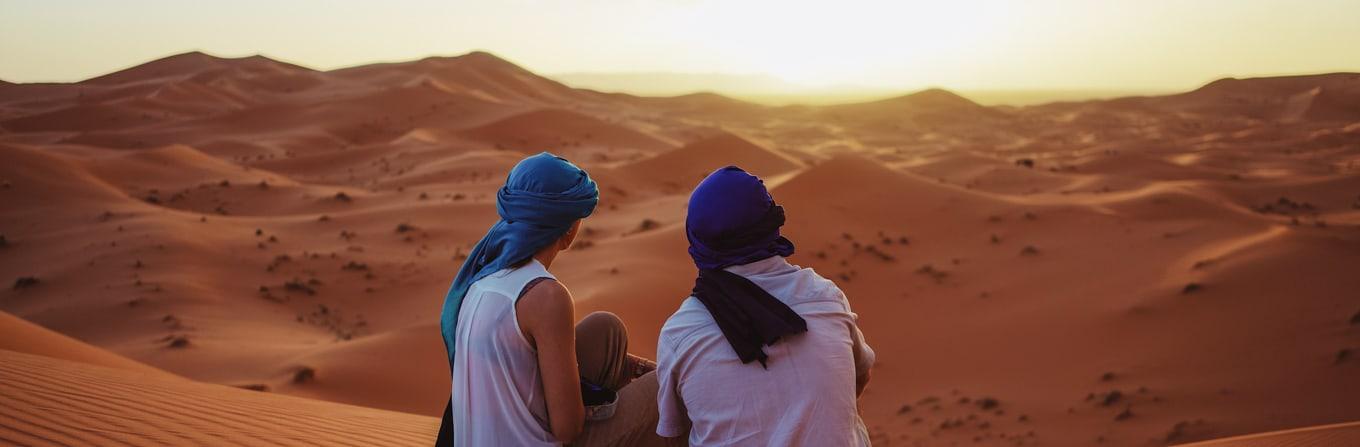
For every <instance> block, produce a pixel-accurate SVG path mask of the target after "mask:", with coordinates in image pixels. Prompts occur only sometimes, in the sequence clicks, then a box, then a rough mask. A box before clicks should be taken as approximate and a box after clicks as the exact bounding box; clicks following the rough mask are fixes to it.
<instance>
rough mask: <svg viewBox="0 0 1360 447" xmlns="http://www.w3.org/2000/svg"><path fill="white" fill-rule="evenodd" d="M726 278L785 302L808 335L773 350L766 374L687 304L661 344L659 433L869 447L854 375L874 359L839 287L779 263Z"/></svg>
mask: <svg viewBox="0 0 1360 447" xmlns="http://www.w3.org/2000/svg"><path fill="white" fill-rule="evenodd" d="M726 270H727V271H730V272H733V273H736V274H738V275H741V276H743V277H745V278H747V279H749V280H751V282H753V283H755V284H756V285H758V286H760V287H761V288H762V289H765V290H766V291H767V292H769V293H770V295H772V296H774V297H775V298H777V299H779V300H780V301H782V302H784V303H785V304H787V305H788V306H789V307H790V308H791V309H793V311H794V312H797V313H798V315H799V316H801V317H803V319H804V320H805V321H807V328H808V330H807V332H806V333H803V334H798V335H792V336H788V337H786V338H785V339H781V340H780V341H779V343H777V344H775V345H773V346H769V347H766V348H765V351H766V353H768V354H769V361H768V363H767V368H761V366H760V365H759V364H754V363H742V362H741V360H740V359H739V358H738V357H737V355H736V353H734V352H733V350H732V347H731V346H729V344H728V342H727V340H726V339H725V338H724V336H723V333H722V331H721V330H720V329H719V328H718V325H717V324H716V322H715V320H714V318H713V316H712V315H711V314H710V313H709V312H708V310H707V309H705V307H704V305H703V303H701V302H699V301H698V299H696V298H695V297H689V298H687V299H686V300H685V301H684V303H683V304H681V306H680V309H679V310H678V311H677V312H676V313H675V314H674V315H672V316H671V317H670V319H668V320H667V321H666V324H665V326H664V327H663V328H662V331H661V336H660V340H659V342H658V347H657V349H658V352H657V357H658V358H657V360H658V364H660V365H662V370H659V371H658V380H659V381H660V382H661V389H662V393H661V395H660V396H658V404H659V405H661V406H662V411H661V418H662V419H661V422H660V424H659V426H658V427H659V429H658V433H659V434H661V435H662V436H680V435H682V434H683V433H684V430H685V428H686V425H687V423H688V428H689V430H690V431H689V442H690V444H691V445H704V446H710V445H715V446H716V445H742V446H748V445H765V446H798V445H806V446H851V445H868V437H867V434H866V433H865V432H864V431H863V430H864V429H863V426H862V424H861V423H860V422H859V418H858V416H857V410H856V403H855V401H856V376H857V370H861V369H867V368H868V367H869V365H872V364H873V355H872V351H870V350H869V349H868V347H867V346H866V345H864V344H863V339H862V337H861V336H860V335H859V332H858V329H857V328H856V325H855V315H854V314H853V313H851V311H850V307H849V304H848V303H847V302H846V299H845V296H844V295H843V294H842V293H841V291H840V289H839V288H837V287H836V285H835V284H833V283H831V281H828V280H826V279H824V278H822V277H820V276H818V275H817V274H816V273H814V272H813V271H812V269H804V268H800V267H798V266H795V265H791V264H789V263H788V262H787V261H785V260H784V258H783V257H778V256H776V257H771V258H767V259H764V260H761V261H756V262H753V263H750V264H746V265H739V266H733V267H728V268H727V269H726ZM856 350H859V351H860V352H861V354H860V355H859V357H860V359H859V362H858V363H859V365H858V366H859V367H856V361H855V358H856V354H855V351H856ZM672 386H673V389H674V392H673V393H668V392H667V391H666V390H667V389H668V388H669V387H672ZM668 406H669V407H670V408H669V410H670V411H667V410H668V408H667V407H668ZM668 415H669V416H671V417H669V418H668ZM679 416H686V418H687V419H688V421H686V420H684V419H682V418H680V417H679Z"/></svg>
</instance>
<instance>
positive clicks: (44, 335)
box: [0, 312, 174, 379]
mask: <svg viewBox="0 0 1360 447" xmlns="http://www.w3.org/2000/svg"><path fill="white" fill-rule="evenodd" d="M0 335H3V336H0V351H13V352H17V353H23V354H33V355H40V356H44V357H52V358H55V359H62V360H69V361H72V362H80V363H85V364H89V365H95V366H102V367H106V368H116V369H122V370H127V371H134V372H138V373H143V374H145V375H147V376H149V377H163V378H167V379H169V378H174V376H173V375H171V374H169V373H167V372H165V371H161V370H159V369H156V368H153V367H151V366H147V365H146V364H143V363H139V362H135V361H132V360H128V359H127V358H125V357H122V356H119V355H117V354H114V353H111V352H108V351H105V350H103V349H99V348H96V347H94V346H90V345H87V344H85V343H82V342H81V341H79V340H76V339H74V338H71V337H67V336H65V335H62V334H59V333H57V332H53V331H51V330H49V329H47V328H44V327H42V326H38V325H36V324H33V323H29V322H27V321H24V320H22V319H20V318H18V317H15V316H13V315H10V314H8V313H4V312H0Z"/></svg>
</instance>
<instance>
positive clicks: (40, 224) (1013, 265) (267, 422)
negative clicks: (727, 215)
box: [0, 53, 1360, 446]
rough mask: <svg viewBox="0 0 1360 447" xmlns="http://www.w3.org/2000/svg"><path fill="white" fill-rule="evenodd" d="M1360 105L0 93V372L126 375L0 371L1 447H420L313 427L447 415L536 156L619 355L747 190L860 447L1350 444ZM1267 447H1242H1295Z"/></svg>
mask: <svg viewBox="0 0 1360 447" xmlns="http://www.w3.org/2000/svg"><path fill="white" fill-rule="evenodd" d="M1355 79H1357V75H1355V74H1345V73H1342V74H1329V75H1316V76H1295V77H1282V78H1260V79H1240V80H1223V81H1217V82H1214V83H1211V84H1209V85H1206V86H1204V87H1203V88H1200V89H1197V90H1195V91H1192V92H1187V93H1184V94H1179V95H1169V96H1158V97H1134V98H1119V99H1111V100H1098V101H1083V102H1065V103H1053V104H1043V105H1035V106H1026V107H986V106H982V105H979V104H977V103H975V102H973V101H970V100H968V99H966V98H963V97H961V96H959V95H955V94H953V93H950V92H948V91H944V90H938V89H934V90H927V91H923V92H918V93H915V94H910V95H904V96H901V97H897V98H890V99H887V100H881V101H873V102H866V103H858V104H843V105H834V106H785V107H768V106H762V105H755V104H750V103H745V102H742V101H738V100H734V99H730V98H726V97H722V96H719V95H714V94H697V95H686V96H681V97H672V98H641V97H635V96H631V95H624V94H611V93H601V92H594V91H589V90H579V89H572V88H570V87H567V86H565V85H562V84H560V83H558V82H556V81H553V80H551V79H547V78H543V77H540V76H537V75H535V74H534V73H531V72H529V71H527V70H525V69H523V68H521V67H518V66H515V65H514V64H512V63H510V62H507V61H505V60H502V59H499V58H497V57H495V56H493V55H490V54H486V53H472V54H468V55H464V56H458V57H436V58H427V59H423V60H419V61H411V62H396V63H384V64H372V65H365V66H359V67H352V68H346V69H341V70H332V71H316V70H311V69H308V68H305V67H298V66H294V65H290V64H286V63H280V62H276V61H271V60H269V59H267V58H263V57H249V58H234V59H228V58H218V57H215V56H211V55H206V54H201V53H189V54H184V55H179V56H172V57H168V58H164V59H161V60H157V61H152V62H149V63H147V64H144V65H141V66H138V67H132V68H129V69H127V70H123V71H120V72H116V73H113V74H110V75H106V76H101V77H98V78H94V79H91V80H88V81H84V82H80V83H75V84H0V161H3V162H2V163H0V203H3V204H4V206H2V207H0V278H3V279H4V280H5V281H10V282H9V283H7V286H9V288H8V289H6V290H4V291H3V292H0V310H3V311H5V312H7V313H8V315H0V331H2V332H5V334H4V335H6V337H5V338H6V339H7V340H9V343H8V344H5V343H3V342H0V345H3V346H0V348H4V349H11V350H17V351H22V352H28V353H37V354H41V355H46V356H51V357H56V358H62V359H71V360H78V361H82V362H88V363H90V364H93V365H102V366H112V367H117V368H124V369H125V370H122V371H120V370H115V369H104V368H101V367H100V366H92V365H81V364H73V363H69V362H63V361H61V360H52V359H47V358H41V357H33V356H28V355H25V354H15V353H4V354H0V356H3V357H4V359H3V360H4V361H3V362H0V374H3V375H5V377H0V379H4V380H0V391H3V392H2V393H0V396H3V397H0V441H8V443H21V444H29V443H38V444H81V443H123V442H127V443H130V444H134V445H140V444H155V443H160V442H167V443H209V444H210V443H213V442H215V441H217V440H221V439H224V438H227V439H243V440H246V441H244V442H254V443H261V444H265V443H282V444H294V443H298V444H300V443H308V442H316V443H322V444H346V443H348V444H382V445H387V444H400V443H413V444H419V443H425V442H428V440H429V436H431V434H432V430H433V427H434V425H433V421H432V420H431V419H429V418H427V417H422V416H411V415H408V414H399V413H390V412H386V411H379V410H370V409H367V408H359V407H350V406H347V405H341V404H338V403H343V404H353V405H362V406H365V407H373V408H381V409H384V410H397V411H402V412H408V413H413V414H421V415H425V416H432V415H435V414H437V412H439V411H440V410H441V409H442V406H441V403H442V400H443V399H444V398H445V397H446V396H447V389H448V386H447V383H446V381H447V377H446V374H447V369H446V366H445V365H444V360H443V350H442V348H441V347H440V343H441V342H440V340H439V339H438V337H437V336H436V335H435V333H436V329H435V328H434V326H433V322H434V321H435V318H436V315H437V312H438V308H439V300H440V298H441V297H442V296H443V294H444V291H445V290H446V288H447V287H448V283H449V281H450V279H451V278H452V276H453V274H454V272H455V270H456V269H457V268H458V266H459V265H460V264H461V262H462V260H463V257H464V256H466V253H467V251H468V250H469V249H470V247H471V246H472V244H473V243H475V242H476V241H477V239H478V238H479V237H481V236H482V234H483V232H484V231H485V230H486V228H487V227H488V226H489V225H491V224H492V223H493V222H494V221H495V219H496V211H495V203H494V200H495V193H496V190H497V188H498V187H499V186H500V184H501V182H502V181H503V179H504V178H505V175H506V172H507V171H508V170H509V168H510V167H511V166H513V164H514V163H515V162H517V161H518V159H519V158H520V157H522V156H523V155H524V154H525V153H529V152H537V151H541V150H551V151H554V152H557V153H559V154H564V155H566V156H567V157H569V158H571V159H572V160H573V161H575V162H577V163H579V164H581V165H583V166H585V167H586V168H587V169H589V170H590V171H591V172H592V174H593V175H594V176H595V178H596V180H597V181H598V182H599V183H600V186H601V191H602V200H601V203H600V206H599V208H598V209H597V210H596V212H595V214H594V215H592V217H591V218H590V219H588V220H587V221H586V223H585V230H584V231H583V232H582V234H581V239H580V242H579V243H578V245H577V246H576V247H574V248H573V249H572V250H570V251H568V252H567V253H565V254H564V255H563V256H562V257H561V258H560V260H559V262H558V264H557V265H554V271H555V273H556V274H557V275H558V277H559V278H560V279H561V280H562V281H563V282H564V283H565V284H567V285H568V287H570V289H571V290H572V292H573V295H574V296H575V298H576V300H577V306H576V311H577V313H578V314H584V313H586V312H590V311H595V310H607V311H611V312H615V313H617V314H619V315H621V316H622V317H623V318H624V320H625V321H626V323H627V324H628V326H629V328H630V337H631V338H630V343H631V348H632V350H633V351H634V352H636V353H639V354H643V355H651V354H653V353H654V349H655V338H656V335H657V332H658V331H659V328H660V326H661V324H662V322H663V321H664V320H665V318H666V317H667V316H668V315H670V313H671V312H672V311H673V310H674V308H675V306H676V305H678V303H679V302H680V300H682V299H683V298H684V297H685V296H687V295H688V293H689V291H690V288H691V287H692V285H693V278H694V274H695V271H694V267H693V265H692V263H691V262H690V261H689V259H688V258H687V257H686V256H685V247H686V241H685V237H684V228H683V226H684V212H685V206H686V200H687V195H688V192H689V188H690V187H692V185H693V184H694V183H695V182H697V181H698V179H699V178H701V177H702V176H703V175H704V174H705V173H706V172H708V171H710V170H711V169H713V168H717V167H720V166H723V165H727V164H739V165H741V166H743V167H745V168H747V169H749V170H752V171H753V172H756V173H758V174H760V175H763V176H765V178H766V180H767V183H768V184H769V185H770V186H771V187H772V191H773V194H774V195H775V197H776V199H778V200H779V201H780V203H781V204H783V205H784V206H785V208H786V210H787V212H788V216H789V223H788V225H787V226H786V234H787V235H788V236H789V237H790V238H791V239H792V240H793V241H794V242H795V244H796V245H797V253H796V254H795V255H794V256H793V257H792V261H793V262H795V263H798V264H801V265H805V266H810V267H812V268H815V269H816V270H817V271H818V272H820V273H822V274H823V275H825V276H827V277H829V278H832V279H834V280H836V281H837V282H838V283H839V284H840V285H841V286H842V288H843V289H844V290H845V291H846V293H847V295H848V296H849V297H850V300H851V302H852V304H853V306H854V307H855V309H856V310H857V311H858V312H859V313H860V315H861V323H862V327H863V329H864V331H865V333H866V335H867V337H868V338H869V340H870V342H871V343H872V344H873V345H874V346H875V348H876V350H877V351H878V352H879V360H880V363H879V365H878V367H877V370H876V372H875V375H874V382H873V384H871V385H870V387H869V390H868V392H867V394H866V395H865V396H864V398H863V399H862V400H861V409H862V410H863V416H864V418H865V420H866V422H867V423H868V424H869V426H870V429H871V432H872V434H873V437H874V441H875V444H877V445H952V444H955V443H957V444H967V445H1064V446H1065V445H1072V446H1085V445H1093V444H1097V443H1098V444H1101V445H1147V444H1154V445H1161V444H1174V443H1183V442H1191V441H1200V440H1208V439H1216V438H1224V437H1228V436H1233V435H1241V434H1249V433H1258V432H1266V431H1271V430H1281V429H1289V428H1294V427H1307V426H1315V425H1319V424H1332V423H1342V422H1348V421H1355V420H1360V401H1357V400H1356V399H1354V398H1353V397H1351V396H1354V395H1356V393H1355V390H1356V389H1357V388H1356V387H1357V386H1360V381H1358V380H1360V379H1357V378H1360V375H1357V374H1355V368H1356V366H1357V365H1360V362H1358V360H1360V358H1358V357H1357V355H1360V354H1357V351H1356V350H1357V349H1360V338H1357V336H1360V323H1357V322H1358V321H1360V315H1357V313H1358V312H1360V307H1357V306H1360V303H1357V302H1356V301H1355V300H1354V299H1353V297H1354V296H1355V294H1354V293H1353V291H1354V290H1357V289H1360V282H1358V281H1360V280H1357V277H1356V276H1355V275H1354V274H1353V270H1354V268H1353V266H1355V265H1360V234H1357V233H1356V229H1357V228H1360V189H1357V188H1360V183H1357V179H1360V175H1357V174H1360V152H1357V148H1360V116H1357V114H1356V108H1355V104H1356V101H1355V99H1356V98H1357V93H1356V92H1357V83H1356V81H1355ZM9 315H13V317H11V316H9ZM16 317H17V318H16ZM148 365H149V366H148ZM127 369H131V370H127ZM137 371H141V372H137ZM148 371H165V372H168V373H170V374H173V375H176V376H181V377H183V378H185V379H189V380H184V379H180V378H173V377H171V378H166V377H165V376H166V374H164V373H151V372H148ZM210 384H215V385H210ZM222 385H226V386H222ZM231 387H249V388H251V389H263V390H267V392H263V393H261V392H255V391H246V390H240V389H235V388H231ZM72 389H74V390H79V393H80V395H81V396H85V397H79V396H76V397H72V396H73V395H71V394H69V393H62V392H58V391H54V390H72ZM299 398H309V399H299ZM312 399H315V400H312ZM321 401H330V402H337V403H327V402H321ZM979 402H983V404H980V403H979ZM115 405H117V406H119V410H120V411H122V413H124V414H122V415H121V416H117V417H115V415H114V414H113V413H114V412H113V411H110V410H109V408H113V407H114V406H115ZM1348 430H1349V428H1346V427H1344V426H1343V427H1334V428H1331V429H1330V431H1321V432H1317V433H1330V434H1328V435H1317V436H1315V435H1313V434H1307V433H1313V432H1300V433H1304V434H1300V435H1280V436H1298V437H1297V439H1298V440H1297V441H1287V442H1298V443H1300V444H1299V445H1306V444H1303V443H1304V442H1311V441H1308V440H1319V441H1318V442H1320V443H1321V444H1322V445H1346V444H1347V443H1348V442H1347V440H1348V439H1350V438H1346V437H1344V436H1349V435H1346V433H1350V431H1348ZM1352 431H1353V430H1352ZM1331 434H1340V435H1338V436H1343V437H1339V438H1334V439H1333V440H1331V441H1327V439H1328V438H1327V436H1332V435H1331ZM1271 436H1277V435H1262V437H1259V438H1249V439H1257V440H1265V441H1243V442H1264V443H1271V442H1274V441H1272V440H1283V439H1295V438H1286V437H1278V438H1274V437H1271ZM1231 442H1239V441H1231ZM1282 442H1284V441H1282ZM0 443H3V442H0ZM1246 445H1250V444H1246Z"/></svg>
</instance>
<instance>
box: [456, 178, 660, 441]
mask: <svg viewBox="0 0 1360 447" xmlns="http://www.w3.org/2000/svg"><path fill="white" fill-rule="evenodd" d="M599 197H600V192H599V188H598V187H597V186H596V184H595V181H594V180H591V178H590V175H588V174H587V173H586V172H585V171H584V170H582V169H581V168H579V167H577V166H576V165H574V164H572V163H570V162H568V161H567V160H566V159H564V158H561V157H558V156H556V155H553V154H550V153H547V152H544V153H541V154H538V155H534V156H531V157H528V158H525V159H524V160H522V161H520V162H519V164H517V165H515V167H514V168H513V169H512V170H511V171H510V174H509V176H508V177H507V178H506V180H505V186H504V187H502V188H501V189H500V191H499V192H498V193H497V194H496V212H497V214H499V215H500V220H499V221H498V222H496V224H495V225H493V226H492V227H491V229H490V230H489V231H487V233H486V236H484V237H482V240H481V241H480V242H478V243H477V245H476V246H475V247H473V249H472V252H471V253H469V254H468V257H467V260H466V261H464V263H463V266H462V268H461V269H459V270H458V275H457V276H456V277H455V278H454V280H453V284H452V285H451V286H450V287H449V291H448V293H447V294H446V295H445V296H444V306H443V310H442V312H441V313H440V321H439V323H440V324H439V326H440V330H441V332H442V333H443V338H444V346H445V349H446V350H447V354H448V361H449V369H450V379H451V383H452V387H451V394H450V398H449V403H448V405H447V406H445V409H444V417H443V422H442V423H441V425H440V430H439V437H438V439H437V440H436V445H439V446H486V445H516V446H558V445H562V444H566V443H575V445H648V444H649V443H651V442H658V443H659V442H664V440H663V439H662V438H660V437H659V436H656V434H655V433H653V428H654V427H655V423H656V411H655V409H656V390H657V388H656V379H655V374H653V373H650V372H649V371H650V370H651V369H653V368H654V364H652V363H651V362H649V361H645V360H642V359H639V358H637V357H633V356H631V355H629V354H628V353H627V349H628V335H627V329H626V328H625V327H624V325H623V322H622V321H620V320H619V318H618V317H617V316H615V315H613V314H610V313H607V312H596V313H592V314H590V315H588V316H586V317H585V318H584V319H582V320H581V321H580V322H579V323H575V313H574V309H573V304H574V303H573V302H572V298H571V293H570V292H569V291H568V290H567V288H566V287H565V286H563V285H562V284H561V283H559V282H557V281H556V279H555V277H554V276H553V275H552V274H551V273H549V272H548V268H549V266H551V265H552V263H553V261H554V260H555V259H556V257H557V254H558V253H559V252H561V251H562V250H566V249H567V248H569V247H570V246H571V244H572V242H573V241H574V240H575V238H576V234H577V232H578V231H579V230H580V228H581V221H582V219H585V218H586V217H587V216H590V214H591V213H592V212H593V211H594V210H595V205H596V204H597V203H598V202H599ZM649 415H650V418H649Z"/></svg>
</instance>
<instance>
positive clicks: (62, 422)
mask: <svg viewBox="0 0 1360 447" xmlns="http://www.w3.org/2000/svg"><path fill="white" fill-rule="evenodd" d="M0 360H3V361H0V383H4V385H3V387H4V391H5V392H4V393H3V394H0V410H3V415H0V441H3V442H4V443H5V444H8V445H33V446H58V445H110V444H116V445H133V446H141V445H167V444H169V445H186V444H189V445H209V444H222V443H231V444H269V445H427V444H429V440H430V439H432V438H433V437H434V434H435V432H436V431H438V425H439V421H438V420H437V419H435V418H430V417H422V416H415V415H410V414H403V413H395V412H391V411H382V410H374V409H369V408H362V407H353V406H348V405H341V404H332V403H324V402H319V401H314V400H308V399H298V398H294V397H286V396H278V395H274V394H269V393H260V392H255V391H247V390H241V389H235V388H230V387H224V386H220V385H207V384H199V383H194V382H190V381H186V380H179V379H169V380H167V379H164V378H158V377H156V376H149V375H146V374H139V373H135V372H129V371H124V370H120V369H111V368H105V367H99V366H92V365H85V364H81V363H74V362H69V361H63V360H55V359H50V358H47V357H39V356H33V355H28V354H20V353H16V352H11V351H0Z"/></svg>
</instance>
